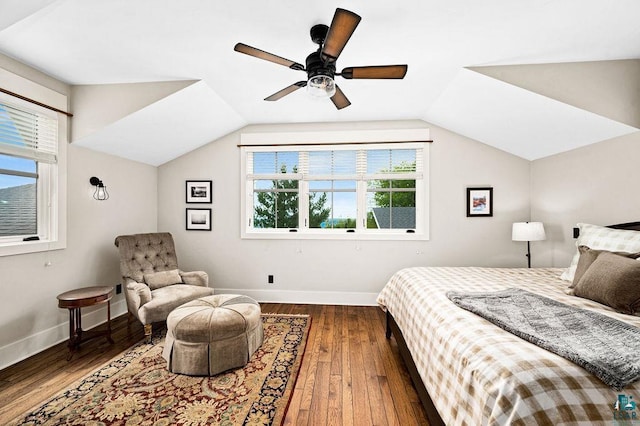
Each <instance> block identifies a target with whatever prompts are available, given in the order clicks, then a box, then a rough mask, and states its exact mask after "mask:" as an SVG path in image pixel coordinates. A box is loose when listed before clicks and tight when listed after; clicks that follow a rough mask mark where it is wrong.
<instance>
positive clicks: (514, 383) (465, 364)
mask: <svg viewBox="0 0 640 426" xmlns="http://www.w3.org/2000/svg"><path fill="white" fill-rule="evenodd" d="M562 271H563V269H555V268H554V269H552V268H536V269H516V268H513V269H512V268H474V267H428V268H408V269H403V270H401V271H399V272H397V273H396V274H394V275H393V276H392V277H391V278H390V280H389V282H388V283H387V285H386V286H385V287H384V288H383V289H382V291H381V292H380V294H379V295H378V303H379V304H380V306H381V307H382V308H383V309H385V310H388V311H389V312H390V313H391V315H393V317H394V319H395V320H396V322H397V324H398V326H399V327H400V329H401V330H402V333H403V335H404V338H405V340H406V342H407V346H408V348H409V350H410V351H411V354H412V357H413V359H414V362H415V364H416V367H417V369H418V371H419V372H420V375H421V377H422V381H423V382H424V384H425V387H426V389H427V391H428V392H429V395H430V396H431V399H432V400H433V403H434V405H435V406H436V408H437V409H438V412H439V413H440V416H441V417H442V419H443V420H444V422H445V424H447V425H485V424H486V425H506V424H514V425H525V424H527V425H528V424H532V425H533V424H535V425H540V424H544V425H570V424H612V422H614V420H617V419H625V418H632V417H631V416H634V417H633V418H634V419H635V418H637V417H635V416H639V417H640V408H638V410H635V407H634V410H628V411H624V409H623V408H621V410H622V411H614V405H615V403H616V401H618V400H620V398H624V397H627V398H629V397H630V398H632V400H633V401H640V382H636V383H634V384H633V385H631V386H629V387H627V388H625V389H623V390H622V391H620V392H617V391H615V390H613V389H611V388H610V387H608V386H607V385H605V384H604V383H603V382H602V381H600V380H599V379H598V378H596V377H595V376H593V375H592V374H590V373H589V372H587V371H586V370H584V369H583V368H581V367H579V366H577V365H575V364H573V363H572V362H570V361H568V360H566V359H564V358H562V357H560V356H558V355H555V354H553V353H551V352H548V351H546V350H544V349H542V348H539V347H537V346H535V345H533V344H532V343H529V342H526V341H524V340H522V339H520V338H518V337H516V336H514V335H512V334H511V333H509V332H507V331H504V330H502V329H500V328H498V327H496V326H495V325H493V324H491V323H489V322H488V321H486V320H484V319H482V318H480V317H478V316H476V315H475V314H473V313H471V312H468V311H466V310H463V309H460V308H458V307H457V306H455V305H454V304H453V303H452V302H451V301H450V300H449V299H448V298H447V297H446V295H445V293H446V292H447V291H449V290H456V291H494V290H503V289H506V288H509V287H518V288H522V289H525V290H528V291H530V292H533V293H538V294H540V295H543V296H547V297H550V298H553V299H556V300H558V301H560V302H562V303H566V304H568V305H573V306H578V307H581V308H585V309H590V310H594V311H598V312H600V313H603V314H605V315H609V316H611V317H613V318H616V319H619V320H621V321H624V322H627V323H629V324H632V325H635V326H636V327H640V317H636V316H630V315H624V314H618V313H616V312H615V311H613V310H612V309H610V308H608V307H606V306H604V305H601V304H599V303H596V302H592V301H590V300H586V299H582V298H578V297H576V296H570V295H567V294H565V289H566V288H567V287H568V283H567V282H566V281H562V280H560V278H559V277H560V274H561V273H562ZM638 353H639V356H640V348H638ZM636 413H638V414H636Z"/></svg>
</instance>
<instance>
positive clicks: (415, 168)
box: [242, 142, 428, 237]
mask: <svg viewBox="0 0 640 426" xmlns="http://www.w3.org/2000/svg"><path fill="white" fill-rule="evenodd" d="M426 150H427V144H426V143H422V142H412V143H389V144H377V143H372V144H358V145H348V144H345V145H340V144H336V145H329V146H327V145H316V146H314V145H305V146H279V147H277V148H274V147H266V146H265V147H261V146H252V147H242V156H243V176H244V185H245V189H246V192H247V195H246V199H245V202H244V203H243V206H244V211H243V215H244V223H245V229H244V232H243V236H245V237H251V236H260V235H262V236H264V235H267V236H273V235H302V234H305V235H315V236H323V235H324V236H328V235H333V236H336V235H338V236H339V235H343V236H345V235H346V236H347V237H350V236H351V235H352V234H357V235H361V236H364V235H390V236H391V235H409V236H412V237H416V236H421V237H425V236H426V235H427V233H426V224H427V220H426V212H427V205H426V201H427V199H428V197H427V186H426V184H425V183H426V179H425V175H426V171H425V164H428V163H427V162H426V161H425V156H426V155H427V152H426ZM347 234H348V235H347Z"/></svg>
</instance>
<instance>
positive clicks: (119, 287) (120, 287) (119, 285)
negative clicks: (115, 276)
mask: <svg viewBox="0 0 640 426" xmlns="http://www.w3.org/2000/svg"><path fill="white" fill-rule="evenodd" d="M120 293H122V284H118V285H117V286H116V294H120Z"/></svg>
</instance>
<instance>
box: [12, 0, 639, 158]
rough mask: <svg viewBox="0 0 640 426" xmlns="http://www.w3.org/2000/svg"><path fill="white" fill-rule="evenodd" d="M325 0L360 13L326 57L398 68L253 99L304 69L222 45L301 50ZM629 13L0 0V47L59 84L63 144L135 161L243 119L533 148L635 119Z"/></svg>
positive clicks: (610, 131)
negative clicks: (437, 134) (442, 132)
mask: <svg viewBox="0 0 640 426" xmlns="http://www.w3.org/2000/svg"><path fill="white" fill-rule="evenodd" d="M336 7H342V8H346V9H349V10H351V11H353V12H355V13H357V14H359V15H360V16H361V17H362V21H361V22H360V24H359V26H358V27H357V29H356V30H355V32H354V34H353V36H352V37H351V39H350V40H349V42H348V44H347V45H346V47H345V49H344V51H343V52H342V55H341V56H340V58H339V59H338V66H337V68H338V69H339V70H340V69H342V68H344V67H347V66H363V65H383V64H408V66H409V69H408V73H407V75H406V77H405V79H404V80H345V79H341V78H340V77H338V79H337V83H338V84H339V86H340V87H341V89H342V90H343V91H344V93H345V94H346V96H347V97H348V98H349V100H350V101H351V103H352V105H351V106H349V107H347V108H345V109H342V110H339V111H338V110H336V108H335V107H334V105H333V104H332V103H331V102H330V101H329V100H313V99H310V97H309V96H308V95H307V94H306V93H305V91H304V90H298V91H296V92H294V93H292V94H290V95H288V96H286V97H284V98H282V99H280V100H279V101H276V102H265V101H263V98H265V97H267V96H269V95H271V94H273V93H274V92H276V91H278V90H280V89H282V88H284V87H286V86H289V85H290V84H292V83H294V82H296V81H299V80H304V79H305V74H304V73H303V72H301V71H295V70H292V69H287V68H286V67H282V66H279V65H277V64H274V63H271V62H267V61H263V60H260V59H256V58H253V57H250V56H247V55H243V54H240V53H237V52H234V50H233V47H234V45H235V44H236V43H237V42H243V43H246V44H248V45H251V46H254V47H257V48H260V49H262V50H266V51H268V52H271V53H273V54H276V55H279V56H282V57H285V58H287V59H291V60H293V61H296V62H300V63H304V59H305V57H306V56H307V55H308V54H309V53H311V52H312V51H314V50H315V49H316V48H317V46H316V45H315V44H314V43H313V42H312V41H311V39H310V37H309V29H310V28H311V27H312V26H313V25H314V24H318V23H324V24H327V25H329V24H330V22H331V18H332V17H333V14H334V11H335V9H336ZM638 17H640V2H639V1H637V0H616V1H611V0H556V1H533V0H530V1H513V0H485V1H477V0H447V1H444V0H396V1H394V2H389V1H383V0H369V1H364V0H354V1H350V2H348V3H345V2H342V3H340V2H315V3H312V2H299V1H294V0H281V1H277V2H273V1H272V2H264V1H256V0H235V1H233V2H222V1H210V0H207V1H205V0H182V1H175V0H126V1H125V0H57V1H54V0H0V53H3V54H5V55H7V56H10V57H13V58H15V59H17V60H18V61H20V62H23V63H25V64H27V65H30V66H32V67H34V68H36V69H39V70H41V71H43V72H45V73H47V74H49V75H51V76H53V77H55V78H58V79H60V80H62V81H64V82H66V83H69V84H70V85H72V86H74V88H73V92H72V93H73V98H74V99H73V103H72V108H73V109H74V111H73V112H74V114H76V116H75V117H74V120H77V122H78V123H80V125H78V126H74V129H76V130H75V131H74V134H73V136H72V139H73V141H74V143H78V144H79V145H83V146H87V147H90V148H93V149H97V150H101V151H105V152H109V153H112V154H116V155H120V156H123V157H127V158H131V159H134V160H136V161H141V162H145V163H148V164H153V165H159V164H163V163H164V162H166V161H169V160H171V159H173V158H175V157H177V156H179V155H182V154H184V153H185V152H188V151H189V150H192V149H195V148H197V147H198V146H201V145H204V144H206V143H209V142H211V141H214V140H216V139H218V138H219V137H221V136H224V135H225V134H228V133H229V132H232V131H234V130H237V129H239V128H242V127H243V126H246V125H247V124H254V123H300V122H336V121H372V120H400V119H421V120H424V121H427V122H429V123H433V124H435V125H439V126H442V127H445V128H447V129H449V130H452V131H454V132H457V133H460V134H462V135H465V136H467V137H470V138H473V139H476V140H478V141H480V142H483V143H486V144H489V145H492V146H495V147H497V148H499V149H503V150H505V151H507V152H511V153H513V154H515V155H518V156H521V157H523V158H526V159H530V160H533V159H537V158H541V157H545V156H548V155H552V154H555V153H558V152H563V151H566V150H570V149H573V148H576V147H580V146H583V145H587V144H590V143H594V142H598V141H601V140H606V139H609V138H613V137H616V136H620V135H624V134H628V133H632V132H636V131H638V129H639V128H640V25H638V23H637V20H638V19H637V18H638ZM0 83H1V82H0ZM0 85H1V84H0ZM150 93H153V95H150ZM119 99H121V101H120V102H119V101H118V100H119ZM76 127H77V128H76Z"/></svg>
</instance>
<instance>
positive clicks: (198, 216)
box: [187, 209, 211, 231]
mask: <svg viewBox="0 0 640 426" xmlns="http://www.w3.org/2000/svg"><path fill="white" fill-rule="evenodd" d="M187 231H211V209H187Z"/></svg>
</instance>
